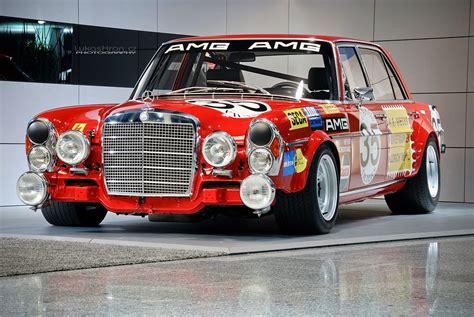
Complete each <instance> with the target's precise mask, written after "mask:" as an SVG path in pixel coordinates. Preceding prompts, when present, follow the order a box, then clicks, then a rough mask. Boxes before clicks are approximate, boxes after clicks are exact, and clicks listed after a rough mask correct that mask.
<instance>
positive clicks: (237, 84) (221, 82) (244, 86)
mask: <svg viewBox="0 0 474 317" xmlns="http://www.w3.org/2000/svg"><path fill="white" fill-rule="evenodd" d="M207 83H209V84H213V85H222V86H224V87H230V88H242V89H245V90H247V91H253V92H256V93H262V94H265V95H270V93H269V92H268V91H266V90H265V89H263V88H261V87H258V86H252V85H248V84H245V83H242V82H240V81H230V80H208V81H207Z"/></svg>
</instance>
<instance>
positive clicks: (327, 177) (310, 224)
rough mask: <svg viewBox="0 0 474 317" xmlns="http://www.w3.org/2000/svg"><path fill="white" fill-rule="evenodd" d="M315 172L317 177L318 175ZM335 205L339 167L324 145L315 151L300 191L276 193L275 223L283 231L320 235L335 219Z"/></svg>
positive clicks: (326, 231)
mask: <svg viewBox="0 0 474 317" xmlns="http://www.w3.org/2000/svg"><path fill="white" fill-rule="evenodd" d="M318 174H319V177H318ZM338 204H339V169H338V164H337V161H336V159H335V157H334V154H333V152H332V150H331V148H330V147H329V146H328V145H325V144H323V145H321V146H320V147H319V149H318V150H317V151H316V153H315V155H314V158H313V161H312V163H311V167H310V170H309V174H308V180H307V182H306V186H305V188H304V189H303V190H302V191H299V192H297V193H292V194H285V193H283V192H280V191H278V192H277V201H276V205H275V206H274V209H273V210H274V214H275V219H276V222H277V224H278V226H279V228H280V230H281V231H282V232H283V233H286V234H298V235H303V234H324V233H328V232H330V231H331V229H332V228H333V227H334V224H335V222H336V218H337V213H338Z"/></svg>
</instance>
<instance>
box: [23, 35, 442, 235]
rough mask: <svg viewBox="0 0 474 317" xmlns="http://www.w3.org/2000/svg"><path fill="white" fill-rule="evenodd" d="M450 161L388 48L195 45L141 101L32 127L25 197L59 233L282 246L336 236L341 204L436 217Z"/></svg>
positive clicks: (149, 81)
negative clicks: (226, 219)
mask: <svg viewBox="0 0 474 317" xmlns="http://www.w3.org/2000/svg"><path fill="white" fill-rule="evenodd" d="M444 148H445V146H444V144H443V129H442V127H441V121H440V117H439V113H438V111H437V110H436V108H435V107H434V106H431V105H427V104H423V103H418V102H414V101H412V98H411V94H410V92H409V90H408V88H407V86H406V84H405V82H404V81H403V79H402V76H401V75H400V72H399V70H398V68H397V66H396V65H395V63H394V61H393V60H392V58H391V57H390V55H389V53H388V52H387V51H386V50H385V49H383V48H382V47H380V46H379V45H376V44H373V43H370V42H363V41H358V40H351V39H346V38H336V37H329V36H302V35H231V36H212V37H192V38H184V39H180V40H174V41H171V42H168V43H166V44H164V45H162V46H161V47H160V48H159V49H158V51H157V52H156V54H155V56H154V57H153V58H152V60H151V61H150V63H149V64H148V66H147V67H146V69H145V71H144V72H143V74H142V75H141V77H140V79H139V81H138V83H137V85H136V86H135V88H134V90H133V92H132V94H131V96H130V99H129V100H128V101H126V102H124V103H121V104H100V105H86V106H75V107H66V108H60V109H54V110H51V111H46V112H43V113H41V114H39V115H37V116H36V117H35V118H33V119H32V120H31V122H29V124H28V127H27V137H26V152H27V156H28V163H29V166H30V171H29V172H26V173H25V174H23V175H21V177H20V178H19V180H18V183H17V193H18V196H19V198H20V199H21V200H22V202H24V203H25V204H27V205H30V206H33V208H34V209H37V208H40V209H41V211H42V213H43V215H44V217H45V218H46V220H47V221H48V222H49V223H51V224H53V225H60V226H61V225H64V226H95V225H98V224H100V222H101V221H102V220H103V219H104V217H105V215H106V213H107V211H110V212H114V213H117V214H129V215H140V216H148V217H149V219H150V220H152V221H169V220H173V221H174V220H176V221H180V220H199V219H206V218H207V217H210V216H213V215H216V214H228V215H233V216H255V217H256V216H261V215H269V214H274V215H275V218H276V220H277V222H278V224H279V226H280V228H281V230H282V231H283V232H286V233H296V234H315V233H327V232H329V231H330V230H331V228H333V226H334V223H335V221H336V218H337V211H338V206H339V205H340V204H347V203H351V202H358V201H362V200H364V199H367V198H370V197H374V196H380V195H384V196H385V199H386V201H387V204H388V206H389V207H390V209H391V210H392V211H393V212H394V213H426V212H430V211H432V210H433V209H434V208H435V206H436V204H437V202H438V198H439V194H440V165H439V159H440V154H441V153H442V152H444ZM224 207H226V208H224Z"/></svg>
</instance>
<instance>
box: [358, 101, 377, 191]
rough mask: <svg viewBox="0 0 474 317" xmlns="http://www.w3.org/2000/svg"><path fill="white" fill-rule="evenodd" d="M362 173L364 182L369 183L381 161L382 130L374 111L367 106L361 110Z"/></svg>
mask: <svg viewBox="0 0 474 317" xmlns="http://www.w3.org/2000/svg"><path fill="white" fill-rule="evenodd" d="M359 129H360V133H361V137H360V143H359V144H360V173H361V178H362V182H363V183H364V184H369V183H370V182H372V180H373V179H374V177H375V174H376V173H377V169H378V167H379V163H380V148H381V137H380V135H381V134H382V132H381V131H380V129H379V126H378V124H377V119H376V118H375V116H374V114H373V113H372V111H370V110H369V109H367V108H365V107H360V110H359Z"/></svg>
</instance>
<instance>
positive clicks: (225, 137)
mask: <svg viewBox="0 0 474 317" xmlns="http://www.w3.org/2000/svg"><path fill="white" fill-rule="evenodd" d="M216 134H219V135H221V137H223V138H224V139H227V140H228V141H230V144H231V148H232V149H233V151H232V153H231V157H230V160H229V162H228V163H226V164H224V165H214V164H212V163H211V162H209V161H208V160H207V158H206V155H205V154H204V145H205V144H206V143H207V142H209V140H210V139H211V138H212V137H214V136H215V135H216ZM201 152H202V157H203V159H204V161H206V163H207V164H209V165H211V166H212V167H217V168H224V167H227V166H229V165H230V164H232V163H234V161H235V158H236V157H237V144H236V143H235V140H234V138H233V137H232V136H231V135H230V134H229V133H227V132H225V131H214V132H212V133H211V134H209V135H208V136H207V137H206V138H205V139H204V141H202V149H201Z"/></svg>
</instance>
